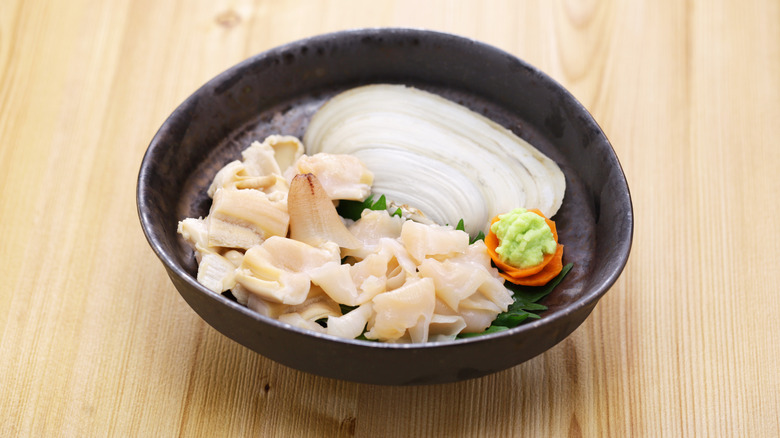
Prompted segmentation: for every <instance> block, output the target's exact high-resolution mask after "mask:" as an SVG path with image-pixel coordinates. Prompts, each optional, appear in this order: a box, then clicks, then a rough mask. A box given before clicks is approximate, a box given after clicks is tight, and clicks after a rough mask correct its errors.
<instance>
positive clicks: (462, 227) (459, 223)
mask: <svg viewBox="0 0 780 438" xmlns="http://www.w3.org/2000/svg"><path fill="white" fill-rule="evenodd" d="M455 229H456V230H460V231H466V225H464V224H463V218H461V220H459V221H458V225H456V226H455Z"/></svg>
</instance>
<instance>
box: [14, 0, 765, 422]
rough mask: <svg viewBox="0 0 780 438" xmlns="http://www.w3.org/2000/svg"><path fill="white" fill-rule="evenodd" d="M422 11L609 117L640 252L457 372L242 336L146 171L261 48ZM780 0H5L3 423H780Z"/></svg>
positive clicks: (605, 122) (603, 119) (435, 23)
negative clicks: (168, 224) (396, 382)
mask: <svg viewBox="0 0 780 438" xmlns="http://www.w3.org/2000/svg"><path fill="white" fill-rule="evenodd" d="M394 25H401V26H412V27H424V28H430V29H435V30H443V31H448V32H453V33H457V34H461V35H465V36H468V37H472V38H476V39H479V40H482V41H485V42H487V43H490V44H493V45H495V46H498V47H500V48H502V49H505V50H507V51H509V52H511V53H513V54H516V55H518V56H520V57H522V58H524V59H525V60H527V61H529V62H531V63H532V64H534V65H536V66H537V67H539V68H541V69H542V70H544V71H546V72H547V73H549V74H550V75H552V76H553V77H554V78H555V79H557V80H558V81H560V82H561V83H563V84H564V85H565V86H566V87H568V88H569V89H570V90H571V91H572V92H573V93H574V95H575V96H577V98H578V99H580V100H581V101H582V103H583V104H584V105H585V106H586V107H587V108H588V109H589V110H590V111H591V112H592V113H593V114H594V116H595V118H596V120H598V121H599V123H600V124H601V125H602V127H603V128H604V130H605V131H606V133H607V135H608V137H609V138H610V140H611V141H612V143H613V144H614V147H615V150H616V151H617V154H618V156H619V158H620V160H621V162H622V164H623V167H624V170H625V173H626V175H627V177H628V180H629V184H630V187H631V190H632V196H633V200H634V208H635V217H636V229H635V237H634V245H633V250H632V254H631V259H630V261H629V263H628V266H627V268H626V270H625V271H624V273H623V275H622V277H621V278H620V280H619V281H618V282H617V284H616V285H615V287H614V288H613V289H612V290H611V291H610V292H609V293H608V294H607V295H606V296H605V298H604V299H603V300H602V301H601V302H600V303H599V305H598V306H597V308H596V310H595V311H594V313H593V314H592V316H591V317H590V318H589V319H588V321H587V322H586V323H585V324H584V325H583V326H582V327H580V328H579V329H578V330H577V331H576V332H575V333H574V334H573V335H572V336H570V337H569V338H568V339H566V340H565V341H564V342H562V343H561V344H560V345H558V346H556V347H555V348H553V349H552V350H550V351H549V352H547V353H545V354H544V355H542V356H540V357H538V358H536V359H534V360H531V361H529V362H527V363H524V364H522V365H520V366H518V367H516V368H513V369H510V370H507V371H504V372H501V373H498V374H495V375H491V376H488V377H485V378H482V379H478V380H473V381H466V382H462V383H458V384H450V385H442V386H431V387H410V388H394V387H380V386H366V385H358V384H352V383H345V382H340V381H334V380H329V379H325V378H319V377H315V376H312V375H308V374H304V373H301V372H298V371H295V370H291V369H288V368H285V367H283V366H280V365H277V364H275V363H273V362H271V361H270V360H267V359H265V358H263V357H260V356H258V355H256V354H254V353H252V352H250V351H248V350H247V349H245V348H243V347H241V346H239V345H238V344H236V343H234V342H232V341H230V340H228V339H226V338H224V337H223V336H222V335H220V334H219V333H217V332H216V331H214V330H213V329H211V328H210V327H209V326H207V325H206V324H205V323H204V322H203V321H202V320H200V319H199V318H198V317H197V316H196V315H195V314H194V312H192V310H190V308H189V307H188V306H187V305H186V304H185V303H184V301H183V300H182V299H181V298H180V297H179V295H178V294H177V293H176V291H175V289H174V288H173V286H172V285H171V284H170V282H169V281H168V279H167V277H166V275H165V273H164V271H163V268H162V266H161V264H160V263H159V262H158V260H157V259H156V257H155V256H154V254H153V253H152V251H151V249H150V248H149V246H148V245H147V243H146V241H145V239H144V237H143V234H142V232H141V229H140V225H139V222H138V219H137V215H136V210H135V182H136V176H137V172H138V168H139V164H140V161H141V157H142V155H143V153H144V151H145V150H146V146H147V145H148V142H149V140H150V139H151V137H152V136H153V134H154V132H155V131H156V129H157V128H158V127H159V125H160V124H161V123H162V122H163V120H164V119H165V117H166V116H167V115H168V114H169V113H170V112H171V111H172V110H173V109H174V108H175V106H176V105H178V104H179V103H180V102H181V101H182V100H183V99H184V98H185V97H186V96H187V95H188V94H189V93H191V92H192V91H194V90H195V89H196V88H197V87H198V86H199V85H201V84H202V83H204V82H205V81H207V80H208V79H210V78H211V77H213V76H214V75H215V74H217V73H218V72H220V71H222V70H224V69H225V68H227V67H229V66H231V65H233V64H235V63H237V62H239V61H241V60H243V59H245V58H246V57H248V56H250V55H252V54H255V53H258V52H260V51H263V50H265V49H268V48H271V47H274V46H277V45H279V44H282V43H286V42H289V41H292V40H296V39H299V38H302V37H306V36H310V35H314V34H319V33H323V32H327V31H333V30H339V29H347V28H354V27H367V26H394ZM778 126H780V2H778V1H770V0H765V1H725V0H722V1H712V2H696V1H692V0H689V1H674V0H667V1H659V2H656V1H636V2H622V1H604V2H600V1H595V0H592V1H551V2H548V1H535V2H519V1H517V2H516V1H511V0H505V1H471V2H470V1H449V2H444V1H421V0H415V1H336V0H333V1H321V2H314V1H312V2H303V1H281V0H279V1H277V0H274V1H271V0H268V1H260V0H255V1H251V0H236V1H225V0H218V1H204V0H201V1H187V2H183V1H179V2H173V1H160V0H155V1H150V0H145V1H130V0H116V1H113V0H112V1H104V2H101V1H88V0H70V1H48V2H47V1H43V0H2V2H0V196H1V197H0V256H1V257H2V259H0V285H2V286H0V436H58V435H59V436H105V435H114V436H128V435H141V436H171V435H178V434H181V435H186V436H244V435H261V436H350V435H353V434H354V435H357V436H420V435H441V436H472V435H482V436H523V435H525V436H566V435H569V436H780V419H779V417H780V371H779V369H780V340H778V335H780V297H779V295H778V292H780V287H778V285H779V284H780V275H779V274H778V266H779V265H780V231H779V230H780V219H779V217H780V208H778V201H777V198H778V195H779V194H780V175H779V174H778V173H779V170H778V169H779V168H780V144H778V140H777V138H778V134H780V128H778Z"/></svg>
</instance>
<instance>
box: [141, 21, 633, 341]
mask: <svg viewBox="0 0 780 438" xmlns="http://www.w3.org/2000/svg"><path fill="white" fill-rule="evenodd" d="M387 34H407V35H415V36H417V37H420V38H439V39H442V40H446V41H449V42H454V43H457V44H464V43H467V44H473V45H475V46H476V47H478V48H479V49H480V50H488V51H493V52H495V53H497V54H501V55H504V56H506V57H509V58H512V59H513V60H515V61H517V62H519V63H520V64H521V65H522V66H523V67H524V68H526V69H528V70H529V71H531V72H532V73H533V74H534V75H535V76H536V77H537V79H539V80H541V81H542V82H545V83H546V85H547V86H551V87H553V88H555V89H556V91H557V92H560V93H561V94H562V95H563V97H564V98H565V99H566V102H567V104H569V105H571V108H572V109H573V110H575V111H576V113H577V114H578V115H580V116H583V121H584V122H586V123H587V124H589V125H591V126H593V127H595V128H596V129H597V131H598V133H599V134H600V135H601V136H603V140H604V142H605V143H606V146H608V149H609V150H608V152H609V156H610V158H611V159H613V160H614V163H613V164H614V166H615V169H616V170H617V171H618V172H619V175H618V176H619V181H620V182H621V183H622V184H621V186H622V187H621V188H622V189H624V190H625V198H626V199H625V200H626V202H627V213H626V215H625V217H624V224H625V226H624V227H622V228H621V229H623V230H625V234H626V238H625V240H621V243H620V244H619V248H618V250H617V252H616V257H619V263H616V264H614V265H613V267H612V268H611V270H610V271H608V272H607V273H606V275H605V276H603V277H602V278H601V280H600V281H599V282H598V284H597V285H596V286H595V287H593V288H590V289H587V290H584V293H582V295H580V296H578V297H576V298H575V300H574V301H572V302H571V303H569V304H567V305H566V306H565V307H564V308H561V309H558V310H555V311H553V312H552V313H551V314H547V315H545V316H543V317H542V318H540V319H536V320H534V321H530V322H525V323H523V324H521V325H519V326H517V327H514V328H510V329H508V330H503V331H500V332H496V333H489V334H484V335H480V336H474V337H468V338H458V339H454V340H451V341H443V342H424V343H387V342H375V341H365V340H359V339H346V338H340V337H337V336H333V335H328V334H326V333H318V332H315V331H310V330H306V329H302V328H298V327H294V326H291V325H289V324H286V323H283V322H281V321H279V320H277V319H274V318H270V317H267V316H264V315H261V314H259V313H257V312H255V311H254V310H252V309H250V308H248V307H246V306H244V305H242V304H239V303H238V302H236V301H234V300H231V299H230V298H227V297H225V296H223V295H222V294H216V293H214V292H213V291H211V290H209V289H207V288H206V287H205V286H203V285H201V284H200V283H198V281H197V279H196V278H194V277H193V276H192V275H191V274H189V273H188V272H187V271H186V270H185V269H184V268H183V267H182V266H181V265H180V264H179V263H177V262H176V261H175V260H176V257H175V256H174V255H173V254H171V253H169V252H168V251H166V250H165V248H164V245H163V244H162V242H161V237H160V236H158V234H157V233H155V232H154V231H153V228H154V227H153V220H152V218H151V217H150V215H149V214H147V211H148V205H149V203H150V201H149V199H148V197H147V196H146V194H145V193H144V191H143V188H144V187H145V186H146V185H147V184H146V183H147V181H148V178H149V177H150V176H149V175H150V173H151V168H152V167H153V160H152V159H151V158H152V157H153V156H155V154H156V153H158V150H159V149H160V148H161V147H162V144H161V142H160V138H161V137H162V136H163V135H164V133H165V132H166V130H167V128H168V127H169V124H170V122H171V121H172V120H173V119H175V118H176V117H177V116H178V115H179V114H180V113H182V112H186V109H187V108H189V107H190V106H191V105H192V104H193V103H194V102H195V101H196V100H197V99H198V97H197V96H199V95H200V94H201V93H202V91H203V90H204V89H207V88H210V87H214V86H215V85H216V84H218V83H224V82H225V81H226V80H229V79H231V78H232V77H234V76H235V75H236V74H237V73H238V72H239V71H241V70H242V69H243V68H245V67H246V66H249V65H252V64H255V63H258V62H260V61H261V60H263V59H265V58H268V57H270V56H272V55H275V54H280V53H285V52H287V51H290V50H293V49H295V48H298V47H300V46H302V45H305V44H311V43H318V42H323V41H326V40H333V39H341V38H355V37H363V36H380V35H381V36H384V35H387ZM136 184H137V185H136V206H137V214H138V217H139V220H140V222H141V228H142V229H143V232H144V236H145V237H146V240H147V242H148V244H149V245H150V246H151V247H152V250H153V251H154V252H155V255H156V256H157V257H158V258H159V259H160V261H161V262H162V263H163V265H164V267H165V268H166V271H167V272H168V275H169V276H170V275H171V274H175V275H176V276H177V277H179V278H180V279H182V280H183V281H185V282H187V283H188V284H189V285H190V286H192V287H194V288H195V289H196V290H197V291H198V292H199V293H201V294H204V295H206V296H207V297H208V298H209V299H211V300H212V301H214V302H215V305H219V304H222V305H226V306H228V307H229V308H231V309H232V310H235V311H238V312H241V313H243V314H245V315H246V316H248V317H250V318H252V319H254V320H256V321H258V322H261V323H264V324H270V325H273V326H276V327H277V328H280V329H283V330H289V331H293V332H297V333H300V334H303V335H307V336H312V337H315V338H319V339H321V340H323V341H328V342H336V343H342V344H351V345H354V346H360V347H367V348H374V349H391V350H416V349H432V348H451V347H457V346H462V345H466V344H473V343H481V342H487V341H490V340H493V339H497V338H505V337H513V336H517V335H520V334H522V333H524V332H527V331H533V330H534V329H536V328H539V327H543V326H546V325H551V326H552V325H554V324H556V323H557V322H558V321H559V320H561V319H565V318H567V317H569V315H571V314H573V313H577V312H579V311H581V310H583V308H587V307H591V306H594V305H595V304H596V303H597V302H598V300H599V299H601V297H602V296H604V294H606V292H607V291H608V290H609V289H610V288H611V287H612V286H613V285H614V284H615V282H616V281H617V280H618V278H619V277H620V275H621V274H622V272H623V270H624V269H625V267H626V265H627V263H628V259H629V256H630V252H631V247H632V243H633V234H634V213H633V202H632V199H631V193H630V189H629V187H628V182H627V180H626V176H625V172H624V171H623V167H622V165H621V164H620V161H619V158H618V156H617V153H616V152H615V150H614V147H613V146H612V144H611V142H610V141H609V139H608V138H607V136H606V133H605V132H604V130H603V129H602V128H601V126H600V125H599V124H598V122H596V120H595V118H594V117H593V116H592V115H591V113H590V112H589V111H588V110H587V109H586V108H585V106H584V105H583V104H582V103H581V102H580V101H579V100H577V99H576V98H575V97H574V96H573V95H572V94H571V92H570V91H569V90H568V89H566V88H565V87H563V86H562V85H561V84H560V83H559V82H557V81H556V80H555V79H553V78H552V77H551V76H549V75H548V74H546V73H544V72H543V71H541V70H539V69H538V68H536V67H534V66H533V65H531V64H529V63H528V62H526V61H524V60H523V59H522V58H520V57H519V56H516V55H514V54H511V53H509V52H507V51H505V50H503V49H500V48H498V47H496V46H493V45H491V44H488V43H485V42H482V41H479V40H476V39H473V38H469V37H465V36H462V35H458V34H454V33H449V32H442V31H438V30H430V29H424V28H415V27H363V28H353V29H346V30H340V31H335V32H329V33H324V34H319V35H312V36H308V37H305V38H302V39H298V40H295V41H292V42H288V43H285V44H282V45H279V46H276V47H272V48H269V49H267V50H263V51H262V52H259V53H257V54H254V55H252V56H250V57H248V58H246V59H244V60H242V61H240V62H239V63H237V64H234V65H232V66H231V67H229V68H227V69H226V70H224V71H222V72H220V73H219V74H217V75H216V76H214V77H213V78H211V79H209V80H208V81H206V82H205V83H204V84H202V85H201V86H199V87H198V88H197V89H196V90H195V91H194V92H192V93H191V94H190V95H189V96H188V97H187V98H186V99H185V100H184V101H182V102H181V103H180V104H179V105H178V106H177V107H176V108H175V109H174V110H173V111H172V112H171V114H170V115H168V116H167V117H166V118H165V120H164V121H163V123H162V124H161V125H160V127H159V128H158V130H157V131H156V133H155V135H154V136H153V138H152V140H151V141H150V143H149V146H148V147H147V149H146V152H145V153H144V155H143V158H142V160H141V166H140V169H139V172H138V177H137V182H136ZM621 191H622V190H621Z"/></svg>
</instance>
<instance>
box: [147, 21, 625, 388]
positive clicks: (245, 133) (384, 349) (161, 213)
mask: <svg viewBox="0 0 780 438" xmlns="http://www.w3.org/2000/svg"><path fill="white" fill-rule="evenodd" d="M377 82H389V83H402V84H407V85H412V86H415V87H419V88H422V89H426V90H429V91H433V92H436V93H439V94H442V95H444V96H446V97H448V98H450V99H452V100H455V101H457V102H460V103H462V104H464V105H466V106H468V107H470V108H472V109H473V110H475V111H477V112H479V113H482V114H485V115H486V116H488V117H490V118H492V119H494V120H496V121H497V122H499V123H501V124H503V125H504V126H506V127H507V128H509V129H511V130H512V131H514V132H515V133H516V134H518V135H519V136H521V137H523V138H525V139H526V140H528V141H529V142H530V143H531V144H533V145H535V146H536V147H537V148H538V149H540V150H541V151H542V152H544V153H546V154H547V155H548V156H550V157H551V158H552V159H554V160H555V161H556V162H558V164H559V165H560V166H561V168H562V170H563V172H564V174H565V175H566V180H567V188H566V194H565V198H564V201H563V206H562V207H561V209H560V211H559V212H558V213H557V214H556V216H555V218H554V219H555V220H556V222H557V224H558V230H559V232H560V240H561V242H562V243H564V244H565V246H566V253H565V258H564V262H566V263H568V262H572V263H574V268H573V269H572V271H571V272H570V273H569V275H568V276H567V277H566V279H565V280H564V281H563V282H562V283H561V284H560V285H559V286H558V287H557V288H556V289H555V290H554V292H553V293H552V294H551V295H549V296H548V297H547V298H545V300H544V301H543V304H545V305H547V306H548V307H549V309H548V310H547V311H545V312H543V313H542V315H541V316H542V317H541V319H539V320H535V321H533V322H530V323H527V324H525V325H521V326H519V327H517V328H514V329H511V330H508V331H504V332H499V333H495V334H491V335H486V336H482V337H476V338H470V339H462V340H456V341H452V342H446V343H429V344H418V345H398V344H383V343H375V342H366V341H359V340H344V339H340V338H335V337H332V336H327V335H321V334H317V333H312V332H308V331H305V330H300V329H297V328H292V327H290V326H288V325H285V324H283V323H281V322H278V321H276V320H273V319H270V318H266V317H263V316H260V315H258V314H256V313H254V312H253V311H251V310H249V309H248V308H246V307H243V306H241V305H239V304H238V303H236V302H235V301H233V300H231V299H229V298H227V297H225V296H222V295H217V294H214V293H212V292H210V291H208V290H207V289H206V288H204V287H203V286H201V285H200V284H198V282H197V281H196V280H195V278H196V272H197V265H196V263H195V261H194V258H193V252H192V250H191V249H190V248H189V247H188V246H187V245H186V244H185V243H184V242H183V240H182V239H181V238H180V237H179V236H178V235H177V233H176V226H177V222H178V221H179V220H181V219H183V218H185V217H198V216H205V215H206V214H208V208H209V205H210V199H209V198H208V197H207V196H206V195H205V192H206V188H207V187H208V185H209V183H210V181H211V179H212V178H213V176H214V174H215V173H216V171H217V170H218V169H219V168H220V167H222V166H223V165H224V164H226V163H228V162H229V161H231V160H233V159H236V158H237V157H240V151H241V150H242V149H243V148H245V147H246V146H247V145H248V144H249V142H250V141H251V140H255V139H259V140H262V139H263V138H264V137H265V136H267V135H270V134H277V133H281V134H292V135H296V136H299V137H302V136H303V133H304V130H305V128H306V125H307V123H308V120H309V118H310V117H311V115H312V113H313V112H314V111H315V110H316V109H317V108H318V107H319V105H321V104H322V103H323V102H325V101H326V100H327V99H328V98H330V97H331V96H333V95H334V94H336V93H338V92H340V91H343V90H345V89H348V88H352V87H355V86H358V85H362V84H367V83H377ZM137 201H138V214H139V216H140V220H141V225H142V227H143V230H144V233H146V238H147V239H148V241H149V244H150V245H151V247H152V249H154V251H155V253H156V254H157V256H158V257H159V258H160V260H161V261H162V263H163V264H164V265H165V269H166V270H167V272H168V275H169V276H170V278H171V280H172V281H173V284H174V285H175V286H176V289H178V291H179V293H180V294H181V296H182V297H184V299H185V300H186V301H187V303H188V304H189V305H190V306H192V308H193V309H194V310H195V312H197V313H198V315H200V316H201V317H202V318H203V319H204V320H206V322H208V323H209V324H211V325H212V326H213V327H214V328H216V329H217V330H218V331H220V332H221V333H223V334H224V335H225V336H228V337H229V338H231V339H233V340H235V341H236V342H239V343H241V344H242V345H244V346H246V347H248V348H250V349H252V350H254V351H256V352H258V353H260V354H262V355H263V356H266V357H268V358H270V359H273V360H275V361H277V362H279V363H282V364H284V365H287V366H290V367H293V368H296V369H299V370H303V371H306V372H310V373H314V374H319V375H322V376H327V377H333V378H337V379H344V380H351V381H355V382H367V383H378V384H393V385H409V384H427V383H441V382H453V381H458V380H463V379H469V378H474V377H479V376H483V375H486V374H489V373H493V372H496V371H500V370H503V369H506V368H509V367H512V366H515V365H517V364H519V363H521V362H523V361H526V360H528V359H531V358H533V357H534V356H536V355H538V354H540V353H542V352H544V351H545V350H547V349H549V348H551V347H552V346H554V345H555V344H557V343H558V342H560V341H561V340H563V339H564V338H565V337H566V336H568V335H569V334H570V333H571V332H572V331H574V329H576V328H577V327H578V326H579V325H580V324H581V323H582V322H583V321H584V320H585V318H586V317H587V316H588V315H589V314H590V312H591V310H593V307H594V306H595V305H596V302H597V301H598V300H599V298H601V297H602V295H604V293H606V291H607V290H608V289H609V288H610V287H611V286H612V284H613V283H614V282H615V281H616V280H617V278H618V276H619V275H620V273H621V271H622V270H623V267H624V266H625V264H626V261H627V258H628V254H629V250H630V248H631V239H632V234H633V212H632V206H631V198H630V195H629V191H628V186H627V184H626V180H625V177H624V175H623V171H622V169H621V167H620V164H619V162H618V159H617V157H616V156H615V153H614V151H613V149H612V147H611V145H610V144H609V141H608V140H607V138H606V137H605V135H604V133H603V132H602V130H601V129H600V128H599V126H598V125H597V124H596V122H595V121H594V120H593V118H592V117H591V115H590V114H589V113H588V112H587V111H586V110H585V108H583V106H582V105H581V104H580V103H578V102H577V101H576V100H575V99H574V98H573V97H572V96H571V94H569V93H568V92H567V91H566V90H565V89H563V88H562V87H561V86H560V85H559V84H557V83H556V82H555V81H553V80H552V79H550V78H549V77H548V76H546V75H545V74H544V73H542V72H540V71H539V70H537V69H535V68H534V67H532V66H530V65H528V64H526V63H525V62H523V61H521V60H519V59H517V58H516V57H514V56H512V55H510V54H508V53H506V52H503V51H501V50H498V49H496V48H494V47H491V46H488V45H485V44H482V43H479V42H477V41H473V40H470V39H465V38H462V37H457V36H453V35H448V34H443V33H437V32H430V31H423V30H412V29H366V30H355V31H346V32H339V33H333V34H328V35H323V36H317V37H313V38H308V39H305V40H302V41H298V42H294V43H290V44H287V45H284V46H282V47H278V48H275V49H272V50H269V51H267V52H264V53H261V54H259V55H257V56H254V57H252V58H250V59H248V60H246V61H244V62H242V63H240V64H238V65H236V66H235V67H232V68H230V69H229V70H227V71H225V72H224V73H222V74H220V75H219V76H217V77H216V78H214V79H212V80H211V81H209V82H208V83H207V84H205V85H204V86H203V87H201V88H200V89H199V90H197V91H196V92H195V93H194V94H193V95H192V96H190V97H189V98H188V99H187V100H186V101H185V102H184V103H183V104H182V105H181V106H179V107H178V108H177V109H176V110H175V111H174V112H173V114H172V115H171V116H170V117H169V118H168V120H166V121H165V123H163V125H162V127H161V128H160V130H159V131H158V133H157V135H156V136H155V137H154V139H153V140H152V142H151V144H150V145H149V149H148V151H147V152H146V155H145V156H144V159H143V163H142V165H141V170H140V174H139V176H138V193H137Z"/></svg>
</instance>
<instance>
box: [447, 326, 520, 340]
mask: <svg viewBox="0 0 780 438" xmlns="http://www.w3.org/2000/svg"><path fill="white" fill-rule="evenodd" d="M504 330H509V327H502V326H500V325H491V326H490V327H488V328H487V329H486V330H485V331H484V332H481V333H461V334H459V335H458V338H461V339H462V338H473V337H474V336H482V335H487V334H490V333H497V332H503V331H504Z"/></svg>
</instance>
